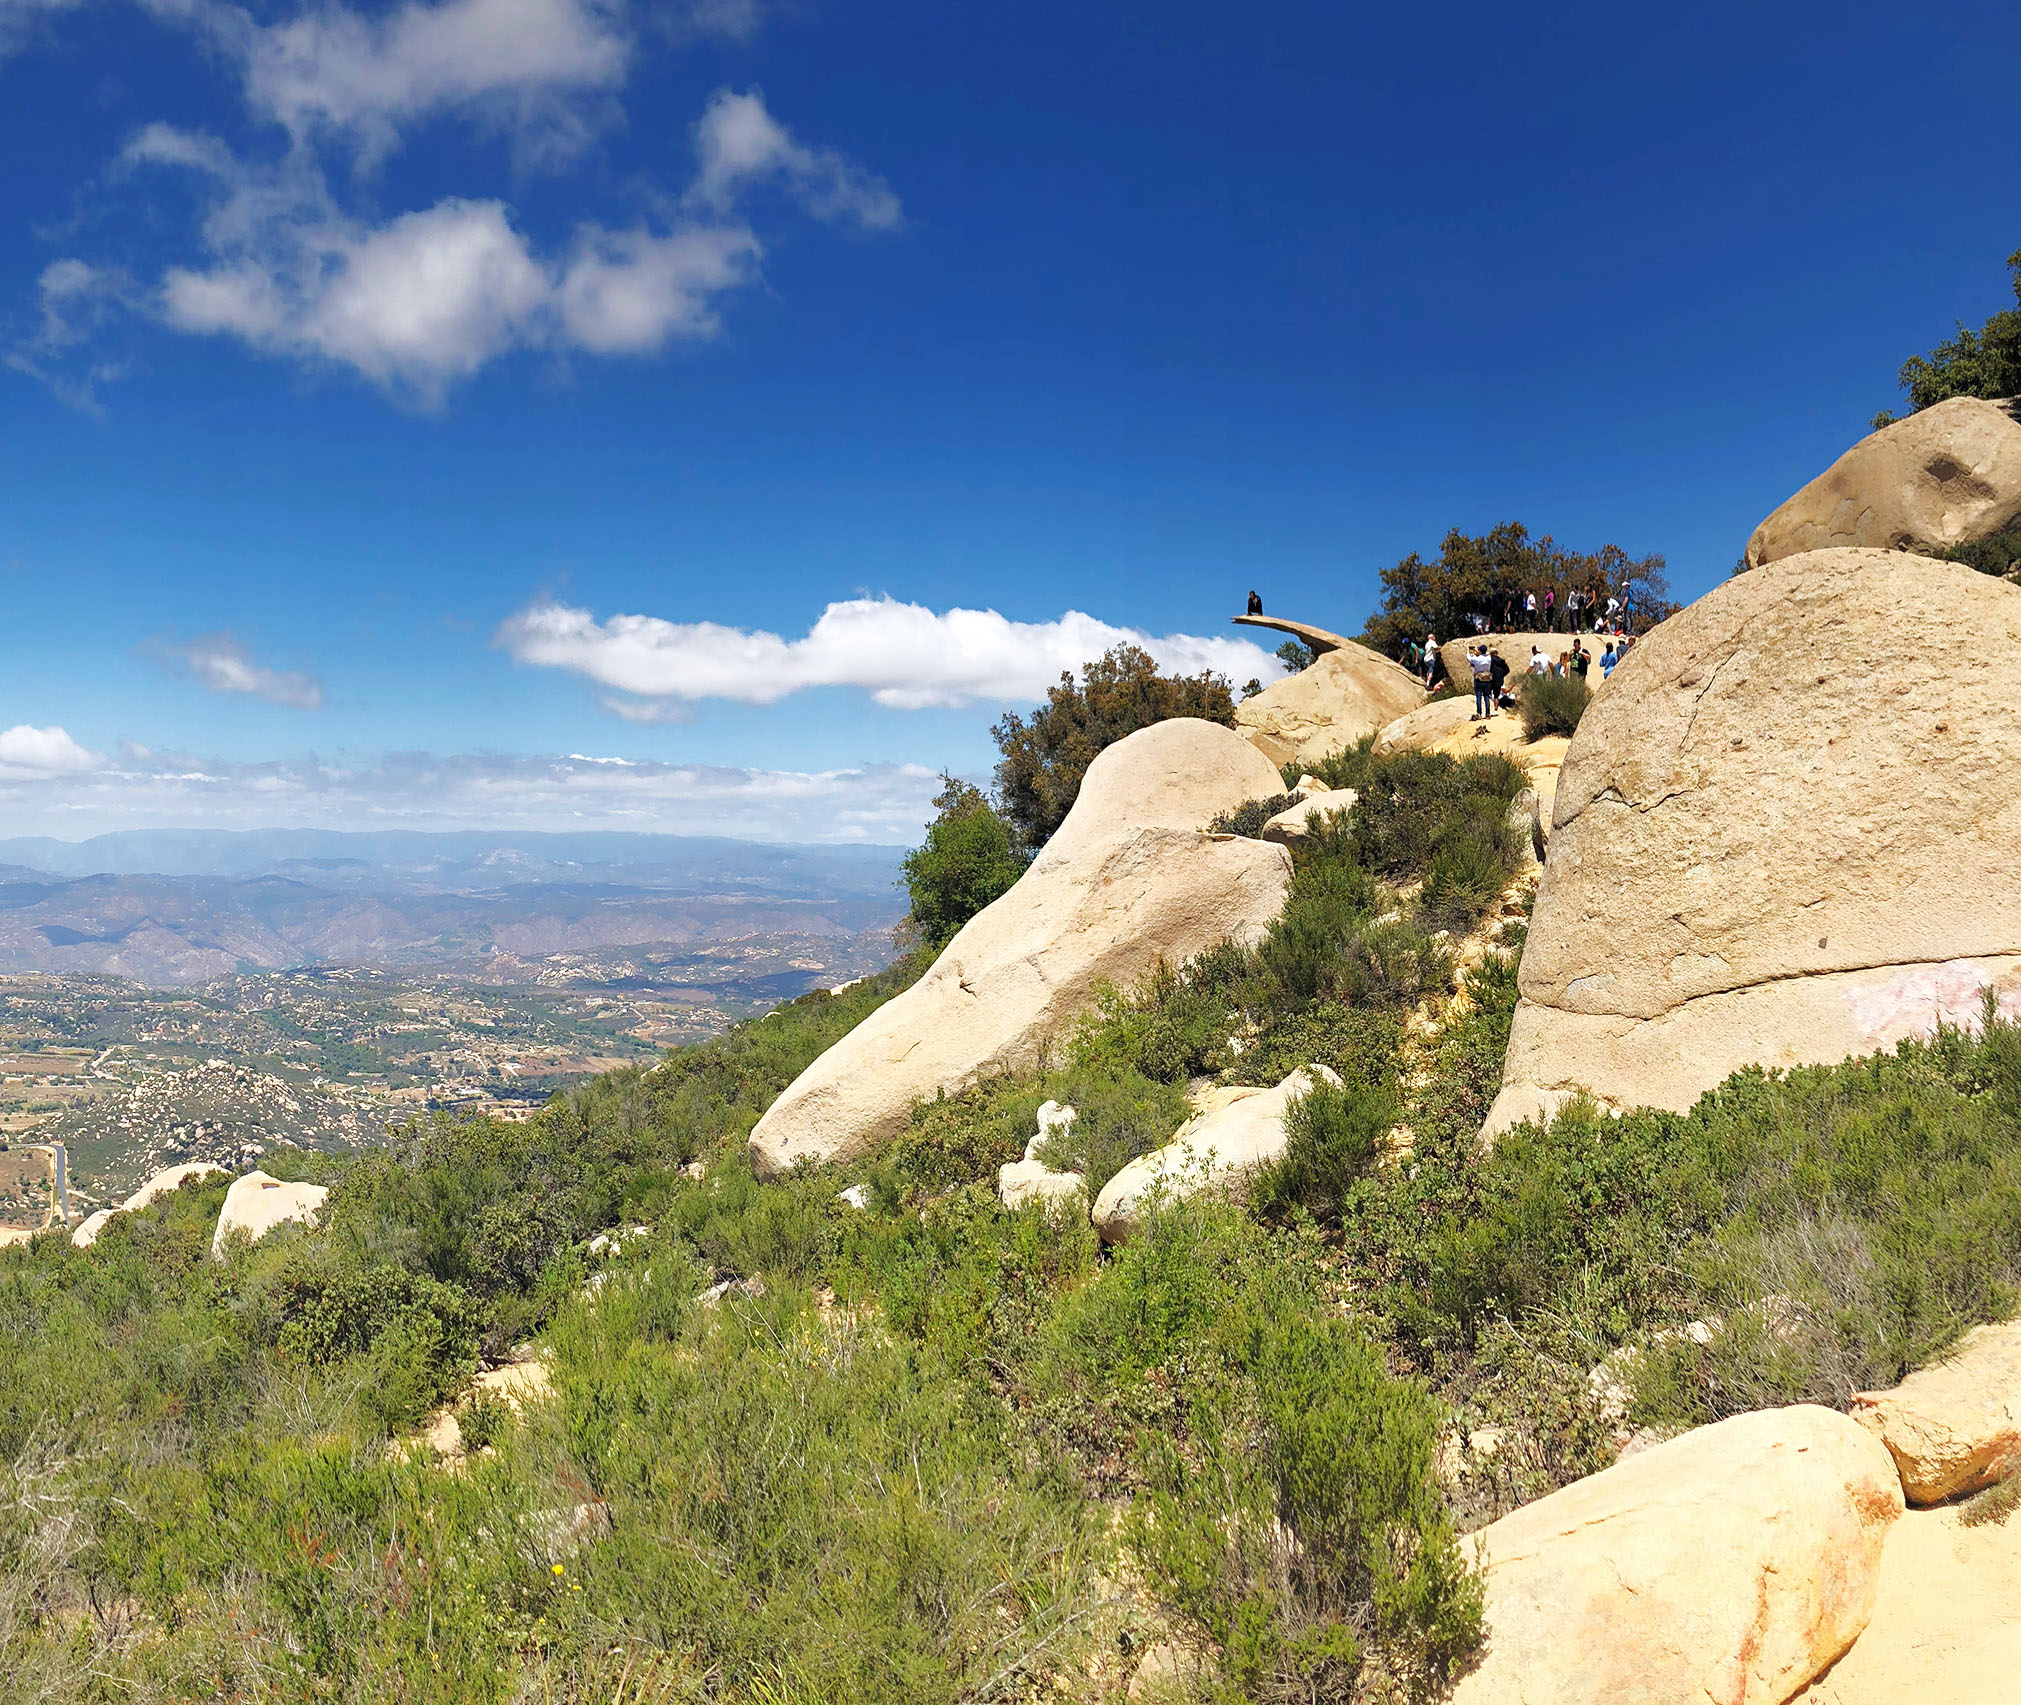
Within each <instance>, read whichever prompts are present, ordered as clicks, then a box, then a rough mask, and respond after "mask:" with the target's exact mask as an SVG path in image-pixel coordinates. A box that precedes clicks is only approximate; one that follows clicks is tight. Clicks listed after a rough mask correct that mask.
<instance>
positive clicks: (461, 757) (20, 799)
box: [0, 729, 938, 845]
mask: <svg viewBox="0 0 2021 1705" xmlns="http://www.w3.org/2000/svg"><path fill="white" fill-rule="evenodd" d="M23 735H33V736H39V737H43V738H44V739H46V738H47V737H49V736H52V735H53V736H56V737H58V739H59V740H61V741H63V742H66V743H68V745H69V747H70V749H71V750H72V751H73V752H76V753H79V754H81V757H82V760H84V761H73V762H72V763H71V765H70V766H69V768H68V770H67V771H65V770H61V769H59V768H58V766H56V765H54V764H48V763H45V764H42V765H39V766H30V765H28V764H25V763H21V764H17V763H15V762H14V761H13V760H12V759H11V758H10V756H9V754H10V748H11V744H12V743H15V742H16V738H17V736H23ZM47 755H48V754H46V753H45V756H47ZM87 762H88V763H89V764H91V765H96V766H98V767H95V768H87V767H86V763H87ZM937 787H938V780H937V777H936V775H935V773H934V772H933V771H932V770H930V769H927V768H925V767H923V766H921V765H917V764H873V765H864V766H862V767H859V768H853V769H839V770H823V771H816V772H812V773H808V772H800V771H790V770H740V769H727V768H720V767H716V766H712V765H704V764H666V763H658V762H653V761H650V760H643V759H627V760H625V761H623V762H613V761H611V760H609V759H607V758H599V757H594V756H588V755H581V754H577V755H571V756H567V757H561V756H540V757H508V756H499V755H496V754H489V753H466V754H457V755H452V756H446V757H437V756H432V755H430V754H427V753H395V754H388V755H385V756H382V757H377V758H373V759H370V760H365V761H360V762H356V763H341V762H325V761H323V760H319V759H315V758H309V759H304V760H300V761H283V762H269V763H229V762H225V761H223V760H219V759H199V758H195V757H192V756H190V755H189V754H187V753H174V752H149V751H147V750H146V749H144V748H142V747H139V746H132V745H129V746H126V747H125V748H123V749H122V750H121V751H120V752H119V753H118V754H117V755H116V756H114V757H112V758H110V759H106V758H102V757H100V756H99V755H98V754H94V753H86V752H83V749H82V748H80V747H76V746H75V743H74V742H69V738H68V736H67V735H64V734H63V731H62V730H61V729H28V730H23V729H10V730H8V731H7V732H6V733H5V734H0V813H4V817H5V821H6V822H7V824H8V832H9V833H10V834H17V835H38V834H46V835H56V836H59V837H61V838H64V839H80V838H82V837H84V836H87V835H94V834H102V833H105V832H107V831H109V830H114V829H132V828H172V827H179V828H223V829H253V828H331V829H381V828H406V829H556V830H559V829H629V830H635V831H639V832H643V833H659V834H682V835H734V836H738V837H740V838H743V839H748V840H760V841H785V842H815V841H827V842H833V841H866V842H876V843H881V844H894V845H895V844H900V843H905V844H910V843H911V842H913V841H916V840H917V839H918V836H919V830H920V826H921V825H922V824H923V823H925V822H926V820H927V819H928V818H929V817H931V816H932V814H933V811H932V800H933V795H934V793H935V791H936V789H937Z"/></svg>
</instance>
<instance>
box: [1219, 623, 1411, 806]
mask: <svg viewBox="0 0 2021 1705" xmlns="http://www.w3.org/2000/svg"><path fill="white" fill-rule="evenodd" d="M1424 702H1425V690H1424V688H1423V687H1421V686H1420V685H1419V684H1418V681H1417V677H1416V676H1414V675H1413V674H1412V673H1411V672H1410V671H1409V670H1408V669H1406V668H1404V666H1403V665H1402V664H1400V663H1392V662H1391V661H1390V660H1389V659H1388V658H1387V657H1384V656H1383V655H1382V654H1381V653H1380V652H1375V651H1371V650H1369V648H1368V647H1367V646H1365V645H1353V644H1348V645H1343V646H1342V647H1341V648H1340V649H1339V650H1338V651H1329V652H1327V653H1326V654H1325V655H1324V656H1323V657H1319V658H1316V659H1315V660H1314V661H1313V662H1312V663H1310V664H1308V665H1307V666H1306V667H1305V668H1303V669H1301V670H1299V671H1298V673H1297V674H1295V675H1287V676H1286V677H1285V678H1284V679H1283V680H1281V681H1275V682H1272V683H1271V685H1269V686H1267V687H1265V688H1264V689H1263V691H1262V692H1260V693H1258V694H1256V695H1255V696H1254V697H1253V698H1247V699H1244V700H1243V701H1242V702H1241V703H1240V704H1239V705H1237V706H1236V707H1235V727H1236V730H1237V732H1238V733H1240V734H1241V735H1242V737H1243V738H1244V739H1245V740H1248V741H1249V742H1250V743H1251V744H1252V745H1254V746H1255V747H1256V749H1257V750H1258V751H1259V752H1261V753H1262V754H1263V755H1264V756H1265V757H1266V758H1268V759H1269V760H1270V761H1271V763H1273V764H1288V763H1291V762H1293V761H1296V762H1299V763H1304V764H1315V763H1319V762H1320V761H1322V760H1323V759H1326V758H1329V757H1331V756H1332V755H1333V754H1334V753H1335V752H1337V751H1339V750H1340V749H1341V748H1342V747H1343V746H1352V745H1353V744H1354V743H1355V741H1357V740H1359V739H1360V738H1361V737H1362V736H1363V735H1364V734H1373V733H1374V732H1375V731H1376V730H1377V729H1378V728H1381V727H1383V726H1384V725H1385V724H1387V723H1391V722H1394V721H1395V720H1396V719H1397V718H1398V717H1400V716H1402V715H1403V714H1404V712H1406V711H1410V710H1416V709H1417V707H1418V706H1419V705H1421V704H1423V703H1424ZM1271 791H1272V792H1275V791H1276V789H1274V788H1273V789H1272V790H1271Z"/></svg>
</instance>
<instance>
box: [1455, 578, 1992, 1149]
mask: <svg viewBox="0 0 2021 1705" xmlns="http://www.w3.org/2000/svg"><path fill="white" fill-rule="evenodd" d="M1917 633H1926V634H1927V633H1941V634H1942V635H1944V643H1943V644H1942V645H1916V644H1908V643H1905V642H1904V636H1905V635H1912V634H1917ZM1967 660H1969V661H1967ZM2017 703H2021V588H2016V587H2014V586H2010V585H2007V584H2005V583H2004V582H2002V581H1998V580H1995V579H1992V578H1991V577H1989V576H1986V575H1982V574H1975V573H1974V572H1972V570H1970V569H1968V568H1964V567H1961V566H1959V565H1957V564H1952V563H1939V562H1933V561H1930V560H1929V559H1927V558H1923V557H1916V556H1908V555H1903V554H1900V553H1896V552H1886V551H1872V550H1833V551H1817V552H1812V553H1810V554H1808V555H1805V556H1797V557H1787V558H1784V559H1783V560H1782V561H1780V562H1775V563H1771V564H1769V565H1768V566H1767V567H1765V568H1761V569H1757V570H1755V571H1754V572H1753V573H1751V574H1743V575H1740V576H1738V577H1736V578H1734V579H1732V580H1729V581H1726V582H1725V583H1724V584H1722V585H1721V586H1719V587H1718V588H1716V589H1715V590H1714V591H1712V592H1710V593H1708V594H1707V595H1706V596H1705V597H1704V598H1702V599H1700V600H1699V601H1698V602H1697V603H1696V604H1693V605H1692V606H1690V607H1689V608H1688V609H1686V610H1683V611H1681V612H1680V613H1679V614H1677V615H1676V616H1673V617H1672V618H1671V619H1670V620H1669V621H1667V622H1665V623H1664V624H1663V625H1662V626H1661V627H1659V628H1657V629H1656V630H1655V631H1654V632H1653V633H1651V634H1650V635H1649V636H1648V637H1647V638H1646V639H1644V640H1643V642H1642V643H1641V645H1640V646H1638V647H1637V648H1636V650H1635V651H1634V652H1632V653H1631V654H1630V655H1629V658H1628V661H1627V662H1626V663H1625V664H1623V665H1622V666H1621V668H1620V669H1619V670H1618V671H1616V673H1615V677H1614V681H1613V683H1612V684H1611V686H1610V687H1609V689H1608V691H1607V692H1606V693H1604V694H1601V695H1599V696H1598V697H1596V698H1595V699H1594V701H1593V704H1592V706H1591V708H1590V709H1589V710H1588V711H1587V712H1586V714H1585V717H1584V719H1583V720H1582V721H1581V722H1580V724H1579V731H1578V733H1577V734H1576V735H1575V736H1574V737H1573V739H1572V743H1571V748H1570V750H1569V752H1568V753H1567V754H1566V757H1565V763H1564V768H1563V770H1562V772H1561V774H1560V776H1559V780H1558V789H1557V798H1556V803H1555V807H1554V811H1553V817H1554V824H1555V826H1554V829H1553V832H1552V838H1551V849H1550V862H1549V864H1548V865H1547V866H1546V869H1545V873H1544V877H1543V880H1542V883H1541V885H1540V888H1539V890H1538V899H1537V908H1536V914H1535V916H1534V918H1533V919H1532V921H1531V926H1530V933H1529V940H1528V945H1527V946H1526V948H1525V950H1524V953H1523V963H1522V971H1521V987H1522V1000H1521V1002H1520V1004H1519V1005H1518V1007H1517V1009H1516V1016H1515V1022H1514V1027H1513V1030H1512V1033H1511V1036H1510V1041H1509V1053H1508V1059H1507V1063H1506V1066H1505V1068H1504V1073H1503V1088H1502V1092H1501V1095H1500V1096H1499V1097H1498V1098H1497V1100H1496V1102H1495V1106H1494V1108H1493V1110H1492V1111H1491V1113H1490V1115H1489V1119H1488V1124H1487V1130H1488V1132H1489V1133H1490V1134H1492V1133H1493V1132H1495V1131H1498V1130H1501V1129H1504V1128H1506V1127H1507V1126H1508V1125H1510V1124H1513V1123H1515V1122H1516V1121H1517V1120H1518V1119H1522V1118H1527V1117H1531V1116H1533V1115H1536V1114H1539V1113H1544V1112H1548V1111H1550V1110H1552V1109H1554V1108H1555V1107H1556V1106H1558V1105H1560V1104H1561V1103H1562V1102H1563V1101H1564V1099H1565V1098H1566V1097H1567V1096H1568V1095H1569V1094H1571V1093H1572V1092H1573V1091H1574V1090H1575V1089H1576V1088H1577V1087H1580V1086H1583V1087H1585V1088H1587V1089H1590V1090H1591V1091H1592V1092H1593V1093H1594V1094H1595V1095H1596V1096H1597V1097H1598V1098H1599V1099H1600V1100H1601V1102H1602V1103H1603V1104H1607V1105H1611V1106H1617V1107H1619V1106H1627V1105H1632V1104H1637V1103H1641V1104H1647V1105H1654V1106H1659V1107H1669V1108H1684V1107H1688V1106H1690V1105H1691V1103H1692V1102H1693V1101H1695V1100H1696V1099H1697V1098H1698V1096H1699V1095H1700V1094H1701V1093H1702V1092H1703V1091H1705V1090H1706V1089H1709V1088H1711V1087H1712V1086H1713V1085H1714V1084H1717V1083H1718V1082H1720V1081H1721V1080H1722V1079H1723V1078H1725V1077H1726V1076H1727V1075H1728V1074H1730V1073H1731V1072H1733V1071H1735V1070H1736V1069H1738V1068H1739V1067H1741V1066H1744V1065H1749V1064H1761V1065H1766V1066H1784V1067H1787V1066H1795V1065H1803V1064H1815V1063H1825V1062H1831V1061H1835V1060H1840V1059H1844V1058H1846V1057H1847V1056H1848V1055H1854V1054H1868V1053H1872V1052H1874V1051H1876V1050H1878V1049H1882V1048H1888V1047H1892V1046H1893V1045H1894V1044H1895V1043H1896V1042H1897V1041H1899V1040H1900V1039H1902V1038H1903V1037H1907V1036H1914V1035H1920V1034H1923V1033H1926V1032H1928V1031H1929V1030H1930V1029H1931V1028H1932V1027H1933V1026H1934V1025H1935V1024H1936V1023H1937V1022H1938V1021H1939V1020H1940V1019H1941V1020H1944V1021H1946V1022H1949V1023H1953V1024H1970V1023H1973V1022H1975V1021H1976V1020H1977V1018H1978V1015H1979V1011H1980V1007H1981V1002H1982V999H1983V997H1984V995H1985V993H1986V991H1988V990H1989V989H1990V990H1991V991H1992V992H1993V994H1994V997H1995V999H1996V1001H1997V1002H1998V1003H1999V1004H2000V1005H2001V1006H2002V1007H2004V1008H2005V1009H2007V1010H2010V1011H2014V1010H2021V858H2017V857H2016V856H2015V851H2014V849H2015V847H2016V846H2017V845H2021V840H2017V837H2021V717H2017V715H2016V714H2015V706H2016V704H2017Z"/></svg>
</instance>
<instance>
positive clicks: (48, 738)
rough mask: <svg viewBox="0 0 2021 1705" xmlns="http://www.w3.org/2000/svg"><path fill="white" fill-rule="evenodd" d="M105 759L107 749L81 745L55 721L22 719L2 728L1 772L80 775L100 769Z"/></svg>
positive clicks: (12, 775)
mask: <svg viewBox="0 0 2021 1705" xmlns="http://www.w3.org/2000/svg"><path fill="white" fill-rule="evenodd" d="M104 763H105V755H104V754H103V753H101V752H94V751H91V750H90V749H89V748H88V747H84V746H80V745H79V744H78V743H77V742H76V741H75V740H73V739H71V738H70V735H69V733H68V732H67V731H66V730H64V729H61V728H58V727H56V726H55V725H54V724H51V725H50V726H49V727H47V728H36V727H33V726H31V725H30V724H28V723H25V722H22V723H17V724H15V726H14V727H12V728H7V729H0V776H4V777H24V776H25V777H30V778H41V777H47V776H66V775H76V774H78V773H80V772H82V771H86V770H96V769H99V768H101V767H102V766H103V765H104Z"/></svg>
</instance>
